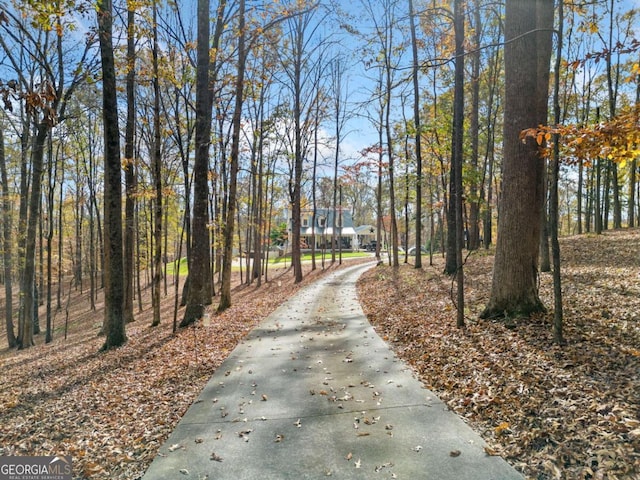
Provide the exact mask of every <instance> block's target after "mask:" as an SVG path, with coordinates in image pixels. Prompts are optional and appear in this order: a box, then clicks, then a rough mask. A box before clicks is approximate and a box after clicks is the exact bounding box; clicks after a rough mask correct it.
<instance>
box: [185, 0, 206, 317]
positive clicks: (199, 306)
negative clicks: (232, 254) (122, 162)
mask: <svg viewBox="0 0 640 480" xmlns="http://www.w3.org/2000/svg"><path fill="white" fill-rule="evenodd" d="M209 36H210V28H209V0H198V46H197V66H196V138H195V141H196V148H195V161H194V165H193V222H192V224H191V227H192V231H191V234H192V244H191V255H190V257H189V289H188V290H187V302H186V308H185V312H184V317H183V319H182V321H181V322H180V326H181V327H185V326H187V325H190V324H191V323H193V322H195V321H196V320H198V319H199V318H201V317H202V315H203V314H204V308H205V306H206V305H209V304H210V303H211V281H212V278H211V250H210V249H209V230H208V223H209V203H208V195H209V183H208V173H209V143H210V135H211V102H212V95H211V90H210V85H209V66H210V61H209Z"/></svg>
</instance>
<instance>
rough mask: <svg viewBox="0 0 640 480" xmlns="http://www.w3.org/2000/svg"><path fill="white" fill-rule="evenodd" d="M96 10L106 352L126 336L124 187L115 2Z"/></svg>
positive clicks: (103, 2) (100, 2)
mask: <svg viewBox="0 0 640 480" xmlns="http://www.w3.org/2000/svg"><path fill="white" fill-rule="evenodd" d="M97 7H98V8H97V16H98V35H99V42H100V57H101V60H102V118H103V122H104V243H105V248H104V256H105V262H104V268H105V272H104V299H105V309H104V333H105V342H104V345H103V346H102V349H103V350H107V349H110V348H114V347H118V346H120V345H123V344H124V343H125V342H126V340H127V337H126V334H125V327H124V320H125V319H124V311H123V305H124V272H123V251H122V192H121V188H122V187H121V165H120V130H119V128H118V99H117V97H116V69H115V62H114V55H113V3H112V1H111V0H98V4H97Z"/></svg>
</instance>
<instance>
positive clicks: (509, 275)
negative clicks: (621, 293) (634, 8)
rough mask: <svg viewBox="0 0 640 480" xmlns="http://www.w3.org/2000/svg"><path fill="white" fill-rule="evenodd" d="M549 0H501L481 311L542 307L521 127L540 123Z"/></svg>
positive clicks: (532, 181) (539, 176)
mask: <svg viewBox="0 0 640 480" xmlns="http://www.w3.org/2000/svg"><path fill="white" fill-rule="evenodd" d="M552 28H553V0H536V1H531V0H507V2H506V17H505V42H506V44H505V105H504V118H505V121H504V165H503V191H502V198H501V204H500V218H499V222H498V240H497V246H496V256H495V263H494V274H493V282H492V288H491V298H490V300H489V304H488V305H487V307H486V309H485V311H484V312H483V313H482V315H481V316H482V317H484V318H487V317H501V316H505V317H511V316H520V315H524V316H528V315H529V314H531V313H535V312H541V311H545V307H544V305H543V304H542V301H541V300H540V297H539V296H538V255H539V241H540V225H541V218H542V207H543V194H544V185H543V177H544V176H543V168H544V162H542V160H541V158H540V156H539V155H538V150H539V146H538V145H537V143H536V141H535V139H532V138H526V139H524V140H522V139H521V138H520V133H521V132H522V130H524V129H526V128H533V127H537V126H538V125H540V124H546V121H547V100H548V95H549V93H548V86H549V62H550V55H551V46H552V42H551V29H552Z"/></svg>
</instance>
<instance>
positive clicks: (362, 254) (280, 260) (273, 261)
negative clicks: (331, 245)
mask: <svg viewBox="0 0 640 480" xmlns="http://www.w3.org/2000/svg"><path fill="white" fill-rule="evenodd" d="M367 255H369V254H368V253H366V252H342V258H362V257H366V256H367ZM337 257H338V252H336V258H337ZM324 258H325V260H326V259H327V258H329V259H330V258H331V251H326V252H325V253H324ZM301 260H302V261H303V262H305V261H311V254H310V253H305V254H303V255H302V258H301ZM318 260H322V252H316V261H318ZM285 262H286V263H291V255H286V256H283V257H275V258H271V257H269V264H273V265H279V264H281V263H282V264H284V263H285Z"/></svg>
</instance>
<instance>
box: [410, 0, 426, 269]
mask: <svg viewBox="0 0 640 480" xmlns="http://www.w3.org/2000/svg"><path fill="white" fill-rule="evenodd" d="M409 21H410V24H411V55H412V59H413V64H412V74H413V75H412V76H413V123H414V127H415V129H416V132H415V149H416V152H415V153H416V259H415V264H414V266H415V268H422V128H421V123H420V88H419V78H418V74H419V72H420V70H419V68H418V66H419V65H418V42H417V39H416V24H415V12H414V8H413V0H409ZM408 235H409V231H408V229H407V241H408Z"/></svg>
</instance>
